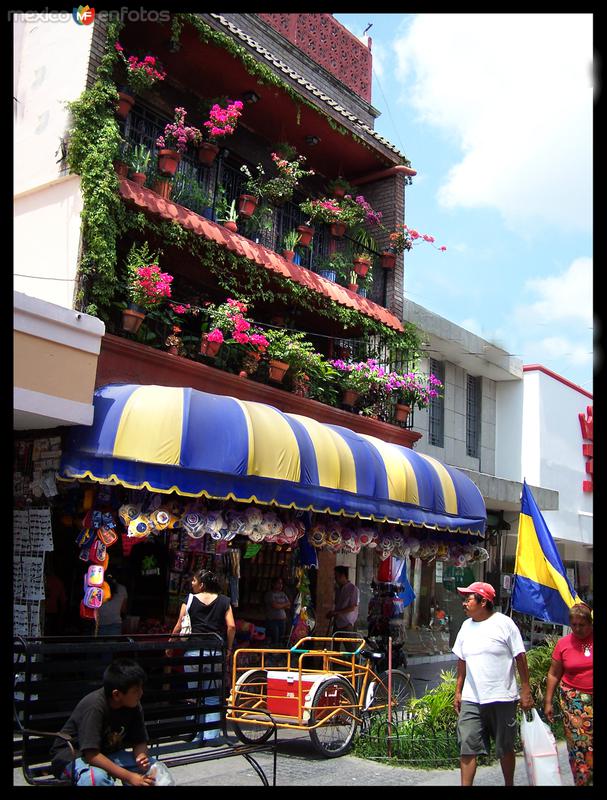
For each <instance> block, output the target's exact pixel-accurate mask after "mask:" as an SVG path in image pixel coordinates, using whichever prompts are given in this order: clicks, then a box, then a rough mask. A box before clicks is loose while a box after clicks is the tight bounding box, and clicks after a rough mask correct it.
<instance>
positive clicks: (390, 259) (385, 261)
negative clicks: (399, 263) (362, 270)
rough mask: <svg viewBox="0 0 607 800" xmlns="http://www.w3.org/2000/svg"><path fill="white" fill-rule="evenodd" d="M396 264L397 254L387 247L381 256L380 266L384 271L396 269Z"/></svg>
mask: <svg viewBox="0 0 607 800" xmlns="http://www.w3.org/2000/svg"><path fill="white" fill-rule="evenodd" d="M395 264H396V253H395V252H394V250H393V249H392V248H391V247H387V248H386V249H385V250H382V251H381V253H380V254H379V266H380V267H381V268H382V269H394V266H395Z"/></svg>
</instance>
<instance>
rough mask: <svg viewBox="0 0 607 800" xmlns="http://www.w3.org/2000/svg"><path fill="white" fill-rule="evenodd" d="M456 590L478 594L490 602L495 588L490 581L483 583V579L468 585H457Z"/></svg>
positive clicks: (493, 597)
mask: <svg viewBox="0 0 607 800" xmlns="http://www.w3.org/2000/svg"><path fill="white" fill-rule="evenodd" d="M457 591H458V592H459V593H460V594H480V596H481V597H484V598H485V600H490V601H491V602H493V601H494V600H495V589H494V588H493V586H491V584H490V583H483V581H474V583H471V584H470V586H464V587H458V590H457Z"/></svg>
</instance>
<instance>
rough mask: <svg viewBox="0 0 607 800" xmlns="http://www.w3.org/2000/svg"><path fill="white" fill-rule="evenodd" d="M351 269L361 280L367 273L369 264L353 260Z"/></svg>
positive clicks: (360, 260) (358, 259) (361, 260)
mask: <svg viewBox="0 0 607 800" xmlns="http://www.w3.org/2000/svg"><path fill="white" fill-rule="evenodd" d="M352 267H353V269H354V272H355V273H356V274H357V275H360V277H361V278H364V277H365V275H366V274H367V272H368V271H369V262H368V261H364V260H363V259H360V258H355V259H354V260H353V261H352Z"/></svg>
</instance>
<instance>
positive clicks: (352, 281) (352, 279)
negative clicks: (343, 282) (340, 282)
mask: <svg viewBox="0 0 607 800" xmlns="http://www.w3.org/2000/svg"><path fill="white" fill-rule="evenodd" d="M356 274H357V273H356V272H354V271H353V272H351V273H350V279H349V280H350V282H349V283H348V289H349V290H350V291H351V292H354V294H356V293H357V292H358V283H357V282H356Z"/></svg>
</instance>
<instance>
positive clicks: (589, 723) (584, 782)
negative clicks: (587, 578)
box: [544, 603, 594, 786]
mask: <svg viewBox="0 0 607 800" xmlns="http://www.w3.org/2000/svg"><path fill="white" fill-rule="evenodd" d="M569 626H570V628H571V633H570V634H569V635H568V636H563V638H562V639H559V640H558V642H557V643H556V647H555V648H554V651H553V653H552V661H551V663H550V668H549V670H548V677H547V679H546V694H545V696H544V713H545V715H546V718H547V719H548V721H549V722H551V723H552V722H553V721H554V709H553V707H552V701H553V698H554V692H555V690H556V688H557V686H559V684H560V686H559V700H560V705H561V710H562V712H563V724H564V727H565V738H566V739H567V749H568V751H569V766H570V767H571V772H572V773H573V781H574V783H575V785H576V786H592V785H593V743H592V733H593V715H592V693H593V677H592V668H593V660H594V659H593V655H592V651H593V644H594V641H593V626H592V611H591V610H590V608H589V607H588V606H587V605H586V604H584V603H577V604H576V605H574V606H572V607H571V608H570V609H569Z"/></svg>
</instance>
